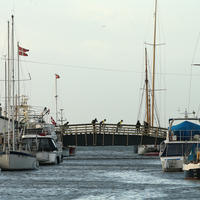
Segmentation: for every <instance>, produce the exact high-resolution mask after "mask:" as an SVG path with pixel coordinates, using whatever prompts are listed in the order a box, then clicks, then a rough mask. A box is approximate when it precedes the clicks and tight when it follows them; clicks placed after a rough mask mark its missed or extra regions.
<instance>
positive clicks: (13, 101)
mask: <svg viewBox="0 0 200 200" xmlns="http://www.w3.org/2000/svg"><path fill="white" fill-rule="evenodd" d="M14 85H15V82H14V16H13V15H12V125H13V127H12V128H13V151H15V118H14V114H15V109H14V107H15V94H14Z"/></svg>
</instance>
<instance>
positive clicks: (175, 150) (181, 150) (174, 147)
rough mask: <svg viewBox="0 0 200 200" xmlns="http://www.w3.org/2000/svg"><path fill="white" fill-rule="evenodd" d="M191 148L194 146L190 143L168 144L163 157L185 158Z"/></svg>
mask: <svg viewBox="0 0 200 200" xmlns="http://www.w3.org/2000/svg"><path fill="white" fill-rule="evenodd" d="M191 146H192V144H188V143H184V144H183V143H182V144H179V143H174V144H166V146H165V149H164V151H163V153H162V155H161V157H165V156H184V155H185V154H186V153H188V152H190V149H191Z"/></svg>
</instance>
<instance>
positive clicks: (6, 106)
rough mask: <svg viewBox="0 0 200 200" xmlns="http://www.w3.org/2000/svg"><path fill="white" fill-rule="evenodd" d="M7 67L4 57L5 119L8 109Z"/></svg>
mask: <svg viewBox="0 0 200 200" xmlns="http://www.w3.org/2000/svg"><path fill="white" fill-rule="evenodd" d="M7 92H8V91H7V66H6V55H5V117H7V109H8V105H7V101H8V100H7Z"/></svg>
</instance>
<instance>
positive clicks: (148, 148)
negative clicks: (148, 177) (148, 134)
mask: <svg viewBox="0 0 200 200" xmlns="http://www.w3.org/2000/svg"><path fill="white" fill-rule="evenodd" d="M155 151H158V147H157V145H139V146H138V155H144V154H145V153H149V152H155Z"/></svg>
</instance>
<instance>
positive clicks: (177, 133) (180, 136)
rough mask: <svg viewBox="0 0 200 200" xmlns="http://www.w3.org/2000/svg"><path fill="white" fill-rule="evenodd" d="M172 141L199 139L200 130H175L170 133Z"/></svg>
mask: <svg viewBox="0 0 200 200" xmlns="http://www.w3.org/2000/svg"><path fill="white" fill-rule="evenodd" d="M169 140H170V141H198V140H200V130H173V131H171V132H170V133H169Z"/></svg>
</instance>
